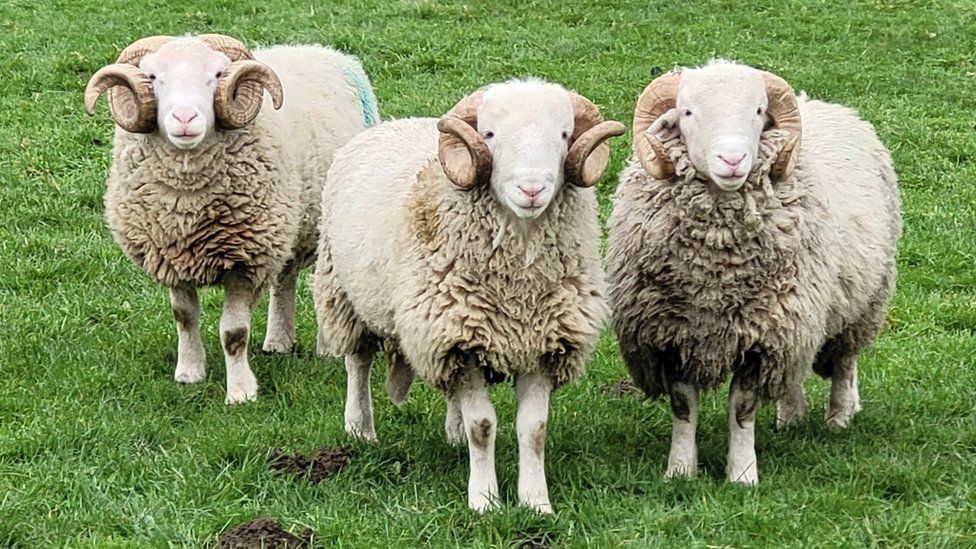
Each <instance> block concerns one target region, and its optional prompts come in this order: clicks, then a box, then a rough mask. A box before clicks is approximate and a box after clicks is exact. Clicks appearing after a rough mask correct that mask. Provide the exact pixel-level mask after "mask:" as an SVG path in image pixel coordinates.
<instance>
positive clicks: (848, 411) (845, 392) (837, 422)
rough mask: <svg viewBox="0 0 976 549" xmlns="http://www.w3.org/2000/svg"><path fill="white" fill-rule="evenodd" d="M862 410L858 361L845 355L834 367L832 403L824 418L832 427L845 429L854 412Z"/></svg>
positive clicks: (831, 392)
mask: <svg viewBox="0 0 976 549" xmlns="http://www.w3.org/2000/svg"><path fill="white" fill-rule="evenodd" d="M860 411H861V397H860V395H859V394H858V391H857V362H856V360H855V359H851V358H848V357H844V358H843V359H842V360H841V361H838V364H837V365H836V366H835V367H834V373H833V375H832V376H831V378H830V404H829V405H828V406H827V412H826V413H825V414H824V419H825V420H826V421H827V425H828V426H830V427H836V428H838V429H844V428H846V427H847V426H849V425H850V424H851V420H852V419H854V414H856V413H858V412H860Z"/></svg>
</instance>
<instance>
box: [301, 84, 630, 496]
mask: <svg viewBox="0 0 976 549" xmlns="http://www.w3.org/2000/svg"><path fill="white" fill-rule="evenodd" d="M438 130H439V131H438ZM622 132H623V125H621V124H620V123H619V122H612V121H604V120H603V117H602V115H601V114H600V111H599V109H598V108H597V107H596V106H595V105H594V104H593V103H591V102H590V101H589V100H587V99H586V98H584V97H582V96H580V95H577V94H575V93H570V92H567V91H566V90H565V89H563V88H562V87H560V86H558V85H555V84H550V83H545V82H540V81H534V80H533V81H511V82H506V83H502V84H495V85H491V86H488V87H487V88H485V89H482V90H479V91H477V92H475V93H473V94H472V95H469V96H468V97H466V98H464V99H462V100H461V101H460V102H459V103H458V104H457V105H455V106H454V108H453V109H451V111H450V112H448V113H447V115H445V116H444V117H442V118H441V119H440V120H437V119H435V118H418V119H405V120H399V121H396V122H388V123H385V124H383V125H380V126H378V127H376V128H373V129H370V130H368V131H366V132H363V133H362V134H360V135H358V136H356V137H355V138H353V139H352V140H351V141H350V142H349V143H348V144H347V145H346V146H345V147H343V148H342V149H341V150H340V151H339V153H337V156H336V160H335V163H334V164H333V166H332V169H331V170H330V172H329V181H330V183H329V186H328V187H327V188H326V190H325V192H324V194H323V204H322V212H323V215H322V225H321V229H320V233H321V236H320V245H319V249H318V254H319V255H318V262H317V264H316V267H315V274H314V278H313V284H312V287H313V296H314V297H315V302H316V312H317V315H318V320H319V336H320V338H321V339H320V343H321V349H322V351H324V352H326V353H328V354H333V355H343V356H345V360H346V370H347V373H348V376H349V385H348V396H347V400H346V412H345V420H346V430H347V431H349V432H350V433H352V434H354V435H358V436H361V437H365V438H369V439H374V438H375V436H376V435H375V429H374V425H373V417H372V404H371V399H370V393H369V385H368V377H369V371H370V364H371V361H372V358H373V355H374V352H375V351H376V350H377V349H378V348H379V347H380V346H381V345H382V346H384V347H385V348H386V349H387V352H388V355H389V356H390V357H391V359H392V360H391V363H390V368H391V370H392V371H393V375H392V376H391V378H389V379H388V381H392V383H388V392H390V393H391V397H393V398H394V399H395V400H396V399H399V398H402V397H403V396H404V394H405V392H406V391H405V390H404V389H405V387H409V384H408V383H409V381H410V380H411V379H412V373H411V372H413V371H415V372H417V373H418V374H420V376H422V377H423V378H424V379H426V380H427V381H428V382H430V383H431V384H432V385H433V386H435V387H436V388H438V389H440V390H441V391H443V392H444V393H445V394H446V395H447V398H448V414H447V422H446V431H447V436H448V439H449V440H451V441H452V442H455V443H461V442H462V441H464V440H465V438H466V439H467V442H468V449H469V454H470V466H471V469H470V477H469V482H468V504H469V506H470V507H471V508H473V509H476V510H479V511H483V510H486V509H489V508H491V507H493V506H494V505H495V503H496V498H497V497H498V484H497V480H496V476H495V462H494V447H495V434H496V430H497V420H496V416H495V410H494V408H493V406H492V404H491V400H490V398H489V395H488V388H487V385H486V380H492V379H498V378H501V377H505V376H511V377H514V379H515V391H516V396H517V398H518V411H517V418H516V431H517V434H518V444H519V481H518V494H519V500H520V502H521V503H523V504H525V505H527V506H529V507H532V508H534V509H536V510H538V511H541V512H550V511H551V509H552V508H551V505H550V502H549V494H548V489H547V485H546V478H545V473H544V467H543V454H544V445H545V435H546V422H547V417H548V407H549V396H550V393H551V392H552V390H553V389H554V388H556V387H558V386H560V385H562V384H564V383H566V382H569V381H571V380H574V379H576V378H577V377H578V376H579V375H580V374H581V373H582V372H583V369H584V366H585V364H586V361H587V359H588V357H589V356H590V354H591V352H592V350H593V347H594V345H595V344H596V340H597V337H598V336H599V332H600V328H601V326H602V325H603V323H604V320H605V314H606V310H607V308H606V303H605V297H604V296H605V291H604V277H603V271H602V268H601V265H600V254H599V246H600V229H599V225H598V221H597V203H596V195H595V193H594V191H593V189H592V188H590V187H591V186H592V185H593V184H595V183H596V182H597V180H598V179H599V178H600V176H601V175H602V174H603V171H604V170H605V168H606V165H607V161H608V158H609V146H608V144H606V143H605V141H606V140H607V139H608V138H610V137H611V136H613V135H619V134H620V133H622ZM566 183H568V184H566ZM397 372H399V373H397ZM404 382H407V383H406V384H405V383H404ZM391 385H392V386H391Z"/></svg>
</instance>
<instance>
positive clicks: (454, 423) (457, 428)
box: [444, 391, 466, 446]
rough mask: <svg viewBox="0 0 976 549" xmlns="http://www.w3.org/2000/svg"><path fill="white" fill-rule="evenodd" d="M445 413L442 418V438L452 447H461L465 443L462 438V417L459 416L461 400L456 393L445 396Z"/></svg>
mask: <svg viewBox="0 0 976 549" xmlns="http://www.w3.org/2000/svg"><path fill="white" fill-rule="evenodd" d="M445 400H447V413H446V414H445V416H444V436H445V438H447V442H448V443H449V444H450V445H452V446H461V445H462V444H464V443H465V442H466V440H465V437H464V417H463V416H462V415H461V398H460V396H459V395H458V392H457V391H455V392H454V394H453V395H446V398H445Z"/></svg>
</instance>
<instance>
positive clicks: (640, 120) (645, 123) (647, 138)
mask: <svg viewBox="0 0 976 549" xmlns="http://www.w3.org/2000/svg"><path fill="white" fill-rule="evenodd" d="M680 81H681V73H679V72H669V73H667V74H664V75H661V76H659V77H657V78H655V79H654V80H653V81H652V82H651V83H650V84H648V85H647V87H646V88H644V91H643V92H641V94H640V97H639V98H638V99H637V107H636V108H635V109H634V152H635V153H636V154H637V159H638V160H639V161H640V163H641V166H643V167H644V170H646V171H647V173H649V174H651V177H654V178H655V179H668V178H669V177H671V176H672V175H674V163H673V162H671V159H670V158H668V156H667V154H666V153H665V151H664V145H663V144H662V143H661V141H660V140H659V139H658V138H657V137H655V136H653V135H649V134H648V133H647V128H649V127H651V124H653V123H654V121H655V120H657V119H658V117H660V116H661V115H662V114H664V113H665V112H667V111H668V110H669V109H673V108H674V106H675V102H676V101H677V97H678V83H679V82H680Z"/></svg>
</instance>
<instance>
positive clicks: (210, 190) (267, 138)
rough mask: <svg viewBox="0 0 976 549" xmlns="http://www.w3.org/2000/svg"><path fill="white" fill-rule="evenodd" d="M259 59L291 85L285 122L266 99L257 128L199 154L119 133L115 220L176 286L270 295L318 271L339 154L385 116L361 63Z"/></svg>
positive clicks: (111, 187)
mask: <svg viewBox="0 0 976 549" xmlns="http://www.w3.org/2000/svg"><path fill="white" fill-rule="evenodd" d="M254 53H255V56H256V57H257V58H258V59H259V60H261V61H264V62H266V63H268V64H270V65H271V66H272V67H273V68H274V69H275V70H276V72H278V74H279V77H280V78H281V79H282V82H283V84H284V85H285V93H286V95H287V97H288V99H287V100H286V103H285V106H284V108H283V109H282V110H281V111H277V112H276V111H274V110H273V109H272V108H271V106H270V104H269V101H268V100H267V98H266V99H265V105H264V107H263V108H262V110H261V112H260V114H259V115H258V118H257V119H256V120H255V121H254V122H253V123H252V124H251V125H250V126H248V127H245V128H243V129H240V130H234V131H216V132H214V134H213V135H212V136H208V138H207V140H206V141H204V143H203V144H201V145H200V146H199V147H197V148H195V149H193V150H189V151H176V150H174V148H173V147H172V146H170V145H169V144H168V143H167V141H166V138H165V137H162V136H161V135H159V134H158V133H153V134H145V135H143V134H132V133H128V132H125V131H124V130H122V129H120V128H116V133H115V140H114V146H113V162H112V168H111V171H110V173H109V177H108V189H107V192H106V195H105V210H106V218H107V220H108V224H109V227H110V228H111V230H112V233H113V236H114V237H115V239H116V241H117V242H118V243H119V245H120V246H121V247H122V249H123V251H124V252H125V253H126V255H127V256H128V257H129V258H130V259H132V260H133V261H134V262H135V263H136V264H137V265H139V266H140V267H141V268H142V269H143V270H144V271H146V273H148V274H149V275H150V276H151V277H152V278H153V279H154V280H156V281H157V282H158V283H160V284H162V285H164V286H167V287H176V286H181V285H190V286H207V285H213V284H219V283H221V282H222V279H223V277H224V275H225V274H226V273H227V272H228V271H230V270H233V271H235V272H236V273H238V274H240V275H241V276H243V277H245V278H247V279H248V280H250V281H251V283H252V284H253V285H254V286H255V287H263V286H265V285H267V284H268V283H270V282H271V280H272V279H273V277H275V276H277V275H278V274H279V273H281V272H283V271H285V270H288V271H289V272H294V271H297V270H299V269H302V268H304V267H306V266H308V265H310V264H311V263H312V262H313V260H314V257H315V249H316V246H317V243H318V217H319V207H320V200H319V197H320V195H321V190H322V185H323V183H324V181H325V176H326V172H327V170H328V168H329V165H330V164H331V161H332V155H333V152H334V150H335V149H336V148H338V146H339V145H341V144H342V143H344V142H345V141H346V140H348V139H349V138H350V137H351V136H352V135H354V134H355V133H358V132H359V131H361V130H362V129H363V128H364V127H366V124H367V121H368V120H372V119H374V118H375V117H376V106H375V103H373V104H372V105H367V104H366V103H367V102H369V101H375V99H374V98H373V96H372V93H371V92H370V93H369V94H366V95H364V91H363V90H368V86H369V84H368V80H367V79H366V77H365V75H364V74H362V68H361V66H360V65H359V62H358V60H356V59H355V58H354V57H350V56H347V55H344V54H341V53H339V52H337V51H335V50H332V49H330V48H327V47H321V46H277V47H274V48H269V49H266V50H258V51H255V52H254ZM350 71H353V72H356V73H357V74H359V76H357V77H356V78H355V79H353V80H350V76H349V74H350Z"/></svg>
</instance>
